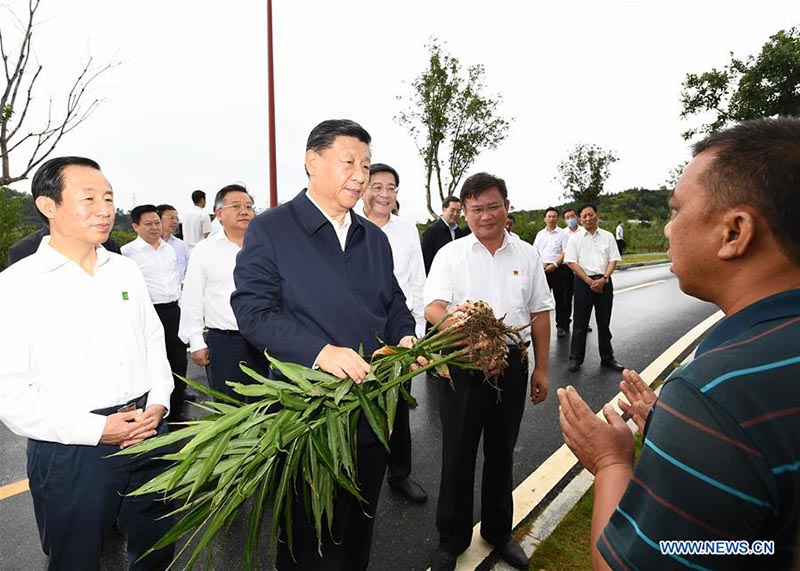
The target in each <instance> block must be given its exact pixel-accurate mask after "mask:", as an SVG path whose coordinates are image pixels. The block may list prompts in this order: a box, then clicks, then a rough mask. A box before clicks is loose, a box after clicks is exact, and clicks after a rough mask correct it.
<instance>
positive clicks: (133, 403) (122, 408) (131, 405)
mask: <svg viewBox="0 0 800 571" xmlns="http://www.w3.org/2000/svg"><path fill="white" fill-rule="evenodd" d="M148 394H150V393H149V392H146V393H144V394H143V395H142V396H140V397H139V398H135V399H133V400H129V401H128V402H126V403H125V404H118V405H116V406H110V407H108V408H98V409H97V410H93V411H92V412H93V413H94V414H102V415H103V416H108V415H109V414H114V413H116V412H129V411H132V410H136V409H137V408H141V409H142V410H144V407H145V405H146V404H147V395H148Z"/></svg>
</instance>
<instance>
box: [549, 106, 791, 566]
mask: <svg viewBox="0 0 800 571" xmlns="http://www.w3.org/2000/svg"><path fill="white" fill-rule="evenodd" d="M694 154H695V158H694V160H693V161H692V162H691V163H690V164H689V165H688V166H687V167H686V170H685V172H684V174H683V176H682V177H681V180H680V181H679V182H678V185H677V186H676V187H675V191H674V193H673V196H672V198H671V199H670V208H671V209H672V220H671V221H670V223H669V224H668V225H667V228H666V229H665V233H666V235H667V237H668V238H669V240H670V256H671V258H672V263H673V265H672V271H673V273H675V275H676V276H677V278H678V281H679V284H680V287H681V289H682V290H683V291H684V292H686V293H688V294H690V295H692V296H694V297H697V298H699V299H703V300H707V301H711V302H713V303H715V304H716V305H718V306H719V307H720V308H721V309H722V310H723V311H724V312H725V314H726V318H725V319H724V320H723V321H721V322H720V323H719V325H717V327H716V328H715V329H714V330H713V331H712V332H711V333H710V334H709V336H708V337H707V338H706V339H705V340H704V341H703V342H702V343H701V344H700V345H699V347H698V348H697V352H696V356H695V359H694V360H693V361H692V362H691V363H689V364H688V365H685V366H683V367H681V368H680V369H678V370H676V371H675V372H674V373H673V374H672V375H671V376H670V378H669V379H668V380H667V382H666V384H665V385H664V388H663V390H662V392H661V395H660V397H659V399H658V400H657V401H656V400H655V395H653V393H652V391H650V390H649V388H647V387H646V386H645V385H644V383H643V382H642V381H641V379H640V378H639V377H638V375H636V374H635V373H634V372H633V371H626V372H625V373H624V374H623V382H622V383H621V387H622V389H623V392H624V393H625V394H626V396H628V398H629V400H631V403H632V404H624V405H621V406H622V408H623V410H626V411H627V412H629V414H631V416H632V417H633V418H634V419H635V420H636V421H637V424H639V426H640V428H646V430H645V440H644V445H643V448H642V454H641V456H640V459H639V462H638V464H637V465H636V467H635V469H632V468H631V463H632V458H633V448H634V445H633V439H632V436H631V434H630V431H629V430H628V428H627V427H626V425H625V424H624V422H623V420H622V418H621V417H620V416H619V415H618V414H616V413H615V412H614V410H613V408H611V407H610V406H609V407H607V408H606V409H605V410H604V413H605V416H606V418H607V420H608V422H609V424H605V423H603V422H602V421H601V420H599V419H598V418H597V417H595V416H594V415H593V414H592V411H591V410H590V409H589V408H588V406H587V405H586V404H585V403H584V402H583V400H581V398H580V397H579V396H578V394H577V392H576V391H575V390H574V389H573V388H572V387H568V388H567V389H566V390H563V389H559V391H558V392H559V401H560V404H561V413H560V422H561V427H562V430H563V432H564V439H565V441H566V443H567V444H568V445H569V447H570V448H571V449H572V450H573V451H574V452H575V454H576V456H577V457H578V458H579V459H580V461H581V462H582V463H583V465H584V466H586V468H587V469H589V470H590V471H591V472H592V473H594V474H595V502H594V512H593V515H592V567H593V569H596V570H597V569H622V570H627V569H659V570H663V571H669V570H672V569H715V570H718V569H737V570H738V569H753V570H755V569H758V570H760V571H765V570H772V569H775V570H777V569H790V568H793V567H792V565H793V561H794V564H798V563H800V561H798V560H797V555H796V554H797V543H796V542H797V539H798V518H799V517H800V516H799V515H798V514H800V438H798V435H800V342H798V339H800V234H798V233H797V232H796V229H795V225H796V221H797V219H798V217H800V196H798V193H800V188H799V186H798V185H799V184H800V183H799V181H800V120H798V119H789V118H779V119H766V120H758V121H750V122H745V123H742V124H740V125H738V126H735V127H733V128H731V129H728V130H725V131H722V132H718V133H715V134H712V135H711V136H709V137H708V138H707V139H705V140H704V141H701V142H700V143H697V144H696V145H695V147H694ZM651 409H652V410H651ZM645 422H646V426H645ZM670 540H677V541H690V542H694V543H693V544H691V545H690V544H688V543H683V544H681V545H682V546H683V549H682V550H681V549H679V550H676V551H672V550H670V549H668V548H667V547H669V546H667V545H666V544H665V543H663V542H665V541H670ZM758 541H766V542H771V543H769V545H770V546H771V547H774V552H772V553H770V554H765V555H760V554H757V553H756V551H757V550H756V549H754V548H756V547H757V546H758V545H757V544H756V543H754V542H758ZM767 551H768V552H769V551H772V549H767ZM720 552H724V553H726V554H724V555H721V554H720Z"/></svg>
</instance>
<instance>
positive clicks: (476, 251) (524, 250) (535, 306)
mask: <svg viewBox="0 0 800 571" xmlns="http://www.w3.org/2000/svg"><path fill="white" fill-rule="evenodd" d="M436 300H441V301H444V302H446V303H447V309H448V310H450V309H453V308H454V307H455V306H457V305H459V304H462V303H464V302H466V301H468V300H473V301H477V300H483V301H485V302H486V303H488V304H489V305H490V306H491V307H492V310H493V311H494V315H495V317H497V318H501V317H503V316H505V319H503V321H504V322H505V324H506V325H508V326H511V327H520V326H523V325H528V324H530V322H531V313H536V312H539V311H549V310H552V309H553V308H554V307H555V302H554V300H553V294H552V293H550V288H549V287H548V285H547V278H546V277H545V274H544V269H543V268H542V262H541V259H540V258H539V254H538V253H537V252H536V250H535V249H534V248H533V246H531V245H530V244H528V243H527V242H524V241H522V240H515V239H513V238H511V237H510V236H509V235H508V234H507V233H504V238H503V244H502V246H500V248H499V249H498V250H497V251H496V252H495V253H494V256H493V255H492V254H491V253H489V250H487V249H486V247H485V246H484V245H483V244H481V243H480V241H479V240H478V239H477V238H476V237H475V235H474V234H469V235H467V236H465V237H464V238H459V239H458V240H454V241H453V242H450V243H449V244H446V245H445V246H443V247H442V249H441V250H439V251H438V252H437V253H436V257H435V258H434V260H433V264H432V265H431V270H430V272H429V273H428V279H427V281H426V282H425V290H424V301H425V305H428V304H429V303H432V302H434V301H436ZM523 335H524V336H525V337H526V338H527V339H530V329H527V330H525V331H524V332H523Z"/></svg>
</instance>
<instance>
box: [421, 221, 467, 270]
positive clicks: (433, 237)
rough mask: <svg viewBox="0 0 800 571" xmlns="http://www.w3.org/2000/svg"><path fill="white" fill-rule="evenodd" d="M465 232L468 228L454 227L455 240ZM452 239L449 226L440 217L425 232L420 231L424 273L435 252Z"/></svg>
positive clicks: (431, 262)
mask: <svg viewBox="0 0 800 571" xmlns="http://www.w3.org/2000/svg"><path fill="white" fill-rule="evenodd" d="M467 234H469V230H467V229H464V228H461V227H458V228H456V240H458V239H459V238H461V237H462V236H466V235H467ZM452 241H453V237H452V236H451V235H450V227H449V226H447V223H446V222H445V221H444V220H442V219H441V218H439V220H437V221H436V222H434V223H433V224H431V225H430V226H428V227H427V228H426V229H425V232H423V233H422V259H423V261H424V262H425V275H427V274H428V272H429V271H430V269H431V264H433V258H434V257H436V252H438V251H439V250H441V248H442V246H444V245H445V244H449V243H450V242H452Z"/></svg>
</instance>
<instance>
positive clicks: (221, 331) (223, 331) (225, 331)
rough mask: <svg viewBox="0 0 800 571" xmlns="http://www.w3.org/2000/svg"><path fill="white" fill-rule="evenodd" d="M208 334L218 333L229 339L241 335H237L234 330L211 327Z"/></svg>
mask: <svg viewBox="0 0 800 571" xmlns="http://www.w3.org/2000/svg"><path fill="white" fill-rule="evenodd" d="M208 332H209V333H218V334H220V335H228V336H230V337H238V336H239V335H241V333H239V332H238V331H236V330H235V329H214V328H213V327H209V328H208Z"/></svg>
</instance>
